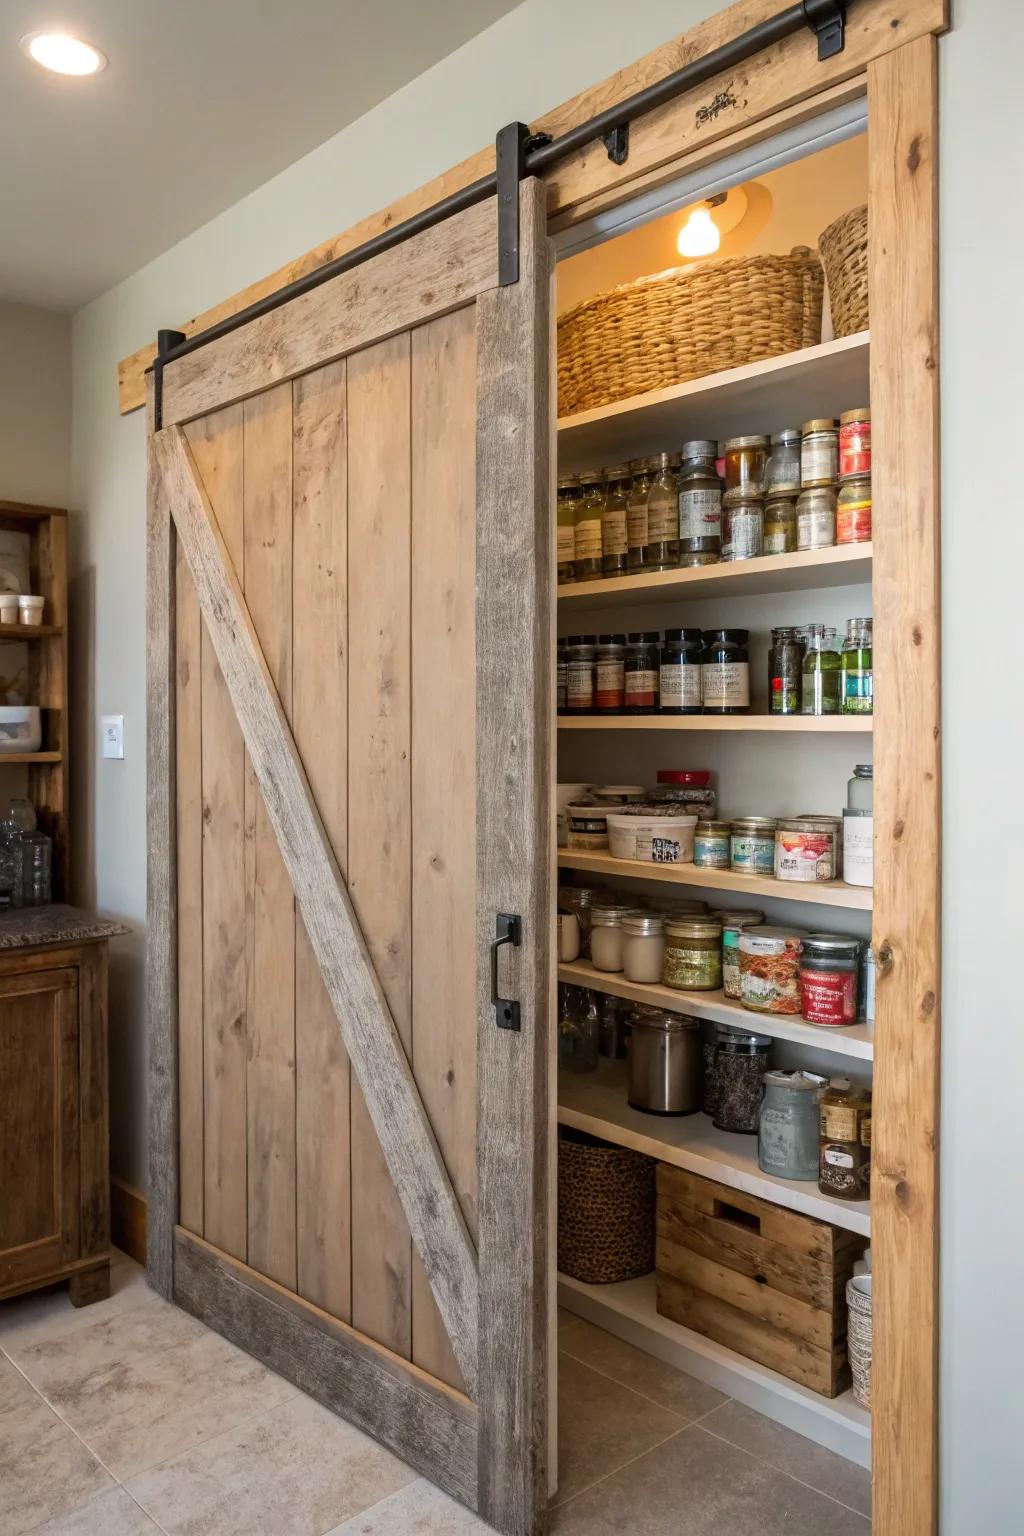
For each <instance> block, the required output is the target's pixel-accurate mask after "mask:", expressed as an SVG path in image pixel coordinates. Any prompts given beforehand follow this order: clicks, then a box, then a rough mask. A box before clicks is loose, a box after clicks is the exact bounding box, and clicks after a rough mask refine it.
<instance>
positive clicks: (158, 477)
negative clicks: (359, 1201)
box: [146, 437, 178, 1298]
mask: <svg viewBox="0 0 1024 1536" xmlns="http://www.w3.org/2000/svg"><path fill="white" fill-rule="evenodd" d="M174 559H175V553H174V535H173V532H172V523H171V514H170V507H169V505H168V499H167V493H166V489H165V486H164V480H163V476H162V474H161V471H160V468H159V465H158V462H157V457H156V453H155V451H154V446H153V438H152V437H150V438H149V445H148V479H147V511H146V933H147V939H146V1063H147V1065H146V1096H147V1103H148V1117H149V1118H148V1164H149V1170H148V1179H147V1188H148V1191H149V1250H148V1255H147V1264H146V1268H147V1273H148V1275H149V1281H150V1284H151V1285H152V1286H153V1287H154V1289H155V1290H157V1291H159V1293H160V1295H161V1296H164V1297H167V1298H169V1297H170V1294H171V1284H172V1266H173V1262H174V1224H175V1222H176V1221H177V1219H178V1039H177V1036H178V998H177V994H178V977H177V954H178V942H177V901H176V899H175V898H176V893H177V830H176V817H175V792H174V781H173V773H174V761H175V739H174V704H175V687H174V652H175V641H174V617H175V608H174Z"/></svg>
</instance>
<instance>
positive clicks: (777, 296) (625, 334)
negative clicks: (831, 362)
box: [558, 246, 824, 416]
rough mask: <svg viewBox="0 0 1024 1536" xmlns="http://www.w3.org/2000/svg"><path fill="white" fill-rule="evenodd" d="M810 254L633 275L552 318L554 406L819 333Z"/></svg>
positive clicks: (790, 346) (613, 393)
mask: <svg viewBox="0 0 1024 1536" xmlns="http://www.w3.org/2000/svg"><path fill="white" fill-rule="evenodd" d="M823 286H824V277H823V273H822V270H821V263H820V262H819V260H818V258H817V255H816V254H815V253H814V252H813V251H810V250H808V249H807V247H806V246H799V247H797V249H796V250H794V251H793V252H792V253H791V254H790V255H789V256H730V257H726V258H725V259H724V260H721V261H705V262H699V263H695V264H693V265H691V266H687V267H677V268H673V269H672V270H671V271H669V272H659V273H657V274H656V275H655V276H653V277H641V278H639V279H638V280H637V281H636V282H632V283H626V284H624V286H623V287H621V288H613V289H612V290H611V291H610V292H609V293H600V294H597V295H595V297H593V298H590V299H585V300H584V301H583V303H582V304H577V305H576V307H575V309H571V310H569V312H568V314H566V315H563V316H562V318H561V319H560V320H559V322H558V414H559V415H560V416H572V415H574V414H575V413H576V412H577V411H587V410H593V409H594V408H595V407H597V406H602V405H609V404H610V403H611V402H612V401H613V400H625V399H626V398H627V397H628V396H630V395H642V394H644V393H646V392H647V391H648V390H651V389H664V388H666V387H667V386H669V385H672V384H683V383H685V382H686V380H687V379H699V378H701V377H702V376H703V375H704V374H707V373H719V372H721V371H722V370H723V369H726V368H738V367H740V366H741V365H742V364H744V363H754V362H757V361H758V360H759V359H761V358H766V357H776V356H778V355H779V353H782V352H793V351H795V350H796V349H797V348H798V347H811V346H814V345H815V344H816V343H817V342H819V341H820V340H821V299H822V289H823Z"/></svg>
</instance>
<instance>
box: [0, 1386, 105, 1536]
mask: <svg viewBox="0 0 1024 1536" xmlns="http://www.w3.org/2000/svg"><path fill="white" fill-rule="evenodd" d="M114 1486H115V1485H114V1480H113V1478H112V1477H111V1476H110V1475H109V1473H107V1472H105V1471H104V1469H103V1468H102V1467H101V1466H100V1464H99V1462H98V1461H97V1460H96V1458H95V1456H93V1455H91V1454H90V1453H89V1451H88V1450H86V1448H85V1446H84V1445H83V1444H82V1442H81V1441H80V1440H78V1439H77V1438H76V1437H75V1436H74V1435H73V1434H72V1433H71V1431H70V1429H68V1428H67V1426H66V1425H65V1424H62V1423H61V1421H60V1419H59V1418H58V1417H57V1415H56V1414H55V1413H53V1412H52V1411H51V1410H50V1409H49V1408H48V1407H47V1406H46V1404H45V1403H44V1402H43V1400H42V1398H41V1397H37V1396H36V1394H35V1393H33V1394H32V1397H31V1400H30V1401H28V1402H24V1403H19V1404H18V1405H17V1406H16V1407H13V1408H9V1409H8V1410H7V1412H6V1413H3V1414H0V1531H2V1532H3V1536H21V1533H22V1532H24V1531H31V1530H34V1529H35V1527H36V1526H38V1525H41V1524H42V1523H43V1521H44V1520H51V1519H54V1518H56V1517H58V1516H62V1515H67V1514H68V1513H70V1511H71V1510H73V1509H77V1508H78V1506H79V1505H80V1504H84V1503H85V1502H86V1500H87V1499H91V1498H94V1497H95V1496H96V1495H97V1494H100V1493H103V1492H104V1491H106V1490H108V1489H112V1488H113V1487H114Z"/></svg>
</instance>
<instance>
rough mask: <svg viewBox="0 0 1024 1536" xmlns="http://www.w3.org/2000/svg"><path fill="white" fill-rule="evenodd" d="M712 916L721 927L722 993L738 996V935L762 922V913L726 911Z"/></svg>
mask: <svg viewBox="0 0 1024 1536" xmlns="http://www.w3.org/2000/svg"><path fill="white" fill-rule="evenodd" d="M714 916H715V917H717V918H718V921H719V922H720V923H721V925H722V991H723V992H724V993H725V995H726V997H731V998H734V999H738V998H739V995H740V934H741V933H742V932H743V930H744V928H756V927H757V925H758V923H763V922H764V913H763V912H757V911H753V910H751V911H742V910H740V911H736V910H726V911H724V912H716V913H714Z"/></svg>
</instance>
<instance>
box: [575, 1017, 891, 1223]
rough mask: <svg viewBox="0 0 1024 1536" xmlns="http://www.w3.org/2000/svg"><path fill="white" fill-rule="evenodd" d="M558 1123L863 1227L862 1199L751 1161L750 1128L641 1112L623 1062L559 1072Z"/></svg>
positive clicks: (790, 1206) (866, 1210)
mask: <svg viewBox="0 0 1024 1536" xmlns="http://www.w3.org/2000/svg"><path fill="white" fill-rule="evenodd" d="M677 995H678V994H677ZM677 1006H678V1005H677ZM747 1017H748V1019H749V1014H748V1015H747ZM749 1027H750V1026H749V1024H748V1028H749ZM558 1123H559V1125H568V1126H571V1127H572V1128H573V1129H574V1130H577V1131H586V1132H587V1133H588V1135H590V1136H600V1137H601V1138H603V1140H605V1141H611V1142H614V1143H615V1144H616V1146H620V1147H630V1148H632V1150H633V1151H634V1152H642V1153H643V1154H644V1155H645V1156H646V1157H656V1158H658V1159H659V1161H660V1162H663V1163H671V1164H673V1165H674V1166H675V1167H676V1168H686V1169H687V1170H688V1171H689V1172H690V1173H698V1174H700V1175H702V1177H704V1178H706V1179H714V1180H715V1181H716V1182H717V1183H719V1184H724V1185H726V1186H727V1188H729V1189H740V1190H742V1191H743V1192H744V1194H748V1195H756V1196H757V1197H758V1198H759V1199H761V1200H769V1201H771V1203H772V1204H773V1205H778V1206H780V1207H782V1208H784V1209H785V1210H787V1211H799V1212H800V1213H801V1214H802V1215H804V1216H813V1217H814V1218H815V1220H817V1221H829V1222H831V1223H832V1224H833V1226H837V1227H844V1228H845V1229H846V1230H847V1231H848V1232H857V1233H859V1234H860V1235H861V1236H863V1237H869V1236H870V1234H871V1205H870V1202H869V1201H867V1200H836V1199H834V1198H833V1197H832V1196H831V1195H823V1194H821V1193H820V1192H819V1190H818V1186H817V1183H816V1182H815V1181H814V1180H804V1179H779V1178H776V1177H775V1175H774V1174H770V1173H762V1171H761V1169H760V1168H759V1167H758V1166H757V1137H756V1136H742V1135H737V1134H735V1133H734V1132H732V1131H719V1130H717V1129H716V1128H715V1127H714V1126H713V1125H712V1123H711V1120H710V1117H709V1116H707V1115H704V1114H700V1113H698V1114H695V1115H679V1116H672V1115H648V1114H645V1113H644V1112H643V1110H640V1109H633V1108H632V1107H631V1106H630V1104H629V1103H628V1102H627V1099H626V1064H625V1063H624V1062H619V1061H606V1062H602V1063H601V1065H600V1066H599V1067H598V1069H597V1071H596V1072H584V1073H579V1074H575V1073H565V1074H560V1075H559V1078H558Z"/></svg>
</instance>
